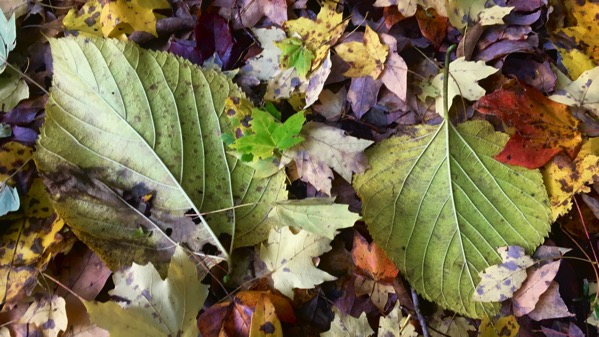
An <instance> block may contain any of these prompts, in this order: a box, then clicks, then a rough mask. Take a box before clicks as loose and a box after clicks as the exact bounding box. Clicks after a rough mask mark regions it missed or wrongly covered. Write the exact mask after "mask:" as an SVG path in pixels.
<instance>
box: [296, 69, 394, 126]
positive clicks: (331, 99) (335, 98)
mask: <svg viewBox="0 0 599 337" xmlns="http://www.w3.org/2000/svg"><path fill="white" fill-rule="evenodd" d="M383 76H384V74H383ZM346 101H347V90H346V89H345V87H342V88H341V89H339V91H337V92H336V93H335V92H333V91H331V90H329V89H324V90H323V91H322V92H321V93H320V95H319V96H318V102H319V103H318V104H315V105H314V106H313V107H312V110H315V111H316V112H318V113H319V114H321V115H322V116H323V117H324V118H326V119H327V120H328V121H334V120H337V119H339V117H340V116H341V115H342V114H343V113H345V112H346ZM306 126H307V124H306ZM304 128H305V127H304Z"/></svg>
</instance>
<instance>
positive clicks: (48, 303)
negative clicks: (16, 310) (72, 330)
mask: <svg viewBox="0 0 599 337" xmlns="http://www.w3.org/2000/svg"><path fill="white" fill-rule="evenodd" d="M16 323H18V324H33V325H35V326H36V327H37V328H39V329H40V330H41V332H42V336H44V337H56V336H58V334H59V333H60V331H65V330H66V328H67V312H66V310H65V301H64V298H62V297H59V296H56V295H54V296H47V297H42V298H39V299H36V300H35V301H33V303H31V305H30V306H29V308H28V309H27V311H26V312H25V314H24V315H23V317H21V318H20V319H19V320H18V321H17V322H16Z"/></svg>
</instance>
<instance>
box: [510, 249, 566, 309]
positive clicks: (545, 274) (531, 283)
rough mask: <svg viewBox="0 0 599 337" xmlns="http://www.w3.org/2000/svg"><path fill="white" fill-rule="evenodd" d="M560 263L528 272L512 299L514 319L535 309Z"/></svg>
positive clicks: (555, 262) (556, 262)
mask: <svg viewBox="0 0 599 337" xmlns="http://www.w3.org/2000/svg"><path fill="white" fill-rule="evenodd" d="M560 262H561V260H557V261H553V262H549V263H547V264H545V265H543V266H541V267H538V268H532V269H531V270H529V271H528V276H527V278H526V280H525V281H524V283H523V284H522V286H521V287H520V288H519V289H518V290H517V291H516V293H514V297H513V298H512V306H513V308H514V315H515V316H516V317H521V316H524V315H526V314H528V313H529V312H531V311H533V310H534V309H535V306H536V305H537V302H538V301H539V298H540V297H541V295H542V294H543V293H545V291H547V289H548V288H549V286H550V285H551V282H552V281H553V279H554V278H555V275H557V271H558V270H559V265H560Z"/></svg>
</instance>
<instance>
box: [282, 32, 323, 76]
mask: <svg viewBox="0 0 599 337" xmlns="http://www.w3.org/2000/svg"><path fill="white" fill-rule="evenodd" d="M275 45H276V46H277V47H278V48H279V49H280V50H281V54H280V56H279V62H280V64H281V68H282V69H288V68H291V67H294V68H295V71H296V72H297V74H298V75H299V76H301V77H302V78H306V75H308V72H310V68H311V67H312V60H313V59H314V54H312V52H311V51H310V50H309V49H307V48H306V47H304V44H303V42H302V40H301V39H299V38H297V37H289V38H286V39H284V40H281V41H278V42H275Z"/></svg>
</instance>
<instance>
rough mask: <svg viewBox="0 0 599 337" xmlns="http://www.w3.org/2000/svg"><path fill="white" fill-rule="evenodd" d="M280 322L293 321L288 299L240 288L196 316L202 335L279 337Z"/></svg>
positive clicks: (270, 293)
mask: <svg viewBox="0 0 599 337" xmlns="http://www.w3.org/2000/svg"><path fill="white" fill-rule="evenodd" d="M281 321H283V322H286V323H295V314H294V312H293V307H292V306H291V303H289V300H288V299H286V298H285V297H283V296H281V295H277V294H273V293H272V292H270V291H241V292H239V293H237V294H235V297H234V299H233V300H232V301H227V302H223V303H218V304H215V305H212V306H211V307H210V308H208V310H206V311H204V312H203V313H202V314H201V315H200V317H199V318H198V327H199V328H200V333H201V334H202V336H256V337H259V336H264V337H266V336H269V337H283V329H282V328H281Z"/></svg>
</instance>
